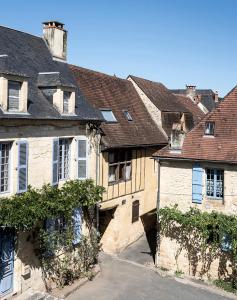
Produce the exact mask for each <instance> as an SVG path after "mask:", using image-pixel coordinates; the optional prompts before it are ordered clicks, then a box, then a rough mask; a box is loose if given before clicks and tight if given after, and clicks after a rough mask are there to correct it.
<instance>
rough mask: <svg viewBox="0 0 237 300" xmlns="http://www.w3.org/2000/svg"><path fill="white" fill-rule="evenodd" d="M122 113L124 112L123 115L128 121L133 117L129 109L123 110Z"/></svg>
mask: <svg viewBox="0 0 237 300" xmlns="http://www.w3.org/2000/svg"><path fill="white" fill-rule="evenodd" d="M123 113H124V115H125V117H126V118H127V120H128V121H133V118H132V116H131V115H130V113H129V111H127V110H124V111H123Z"/></svg>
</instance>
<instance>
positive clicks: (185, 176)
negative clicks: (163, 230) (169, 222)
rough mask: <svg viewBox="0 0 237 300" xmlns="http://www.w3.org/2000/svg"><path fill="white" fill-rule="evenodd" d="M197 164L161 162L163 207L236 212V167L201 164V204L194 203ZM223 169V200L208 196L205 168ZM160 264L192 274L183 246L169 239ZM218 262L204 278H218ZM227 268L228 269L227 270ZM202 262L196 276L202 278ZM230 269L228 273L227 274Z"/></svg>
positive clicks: (163, 245) (165, 240) (163, 242)
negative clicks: (193, 169)
mask: <svg viewBox="0 0 237 300" xmlns="http://www.w3.org/2000/svg"><path fill="white" fill-rule="evenodd" d="M193 163H194V162H191V161H190V162H188V161H186V162H185V161H182V160H181V161H176V160H165V159H164V160H161V161H160V194H159V197H160V208H163V207H166V206H173V205H175V204H177V205H178V208H179V209H180V210H181V211H183V212H185V211H188V210H189V208H190V207H197V208H198V209H200V210H202V211H206V212H211V211H218V212H222V213H226V214H228V215H231V214H236V213H237V186H236V182H237V167H236V166H235V165H231V164H224V163H223V164H222V163H211V162H202V163H201V167H202V169H203V176H202V203H201V204H195V203H192V168H193ZM207 168H215V169H221V170H224V197H223V200H222V199H215V198H208V197H207V196H206V169H207ZM157 265H158V266H160V267H163V268H167V269H168V270H173V271H176V270H180V271H182V272H184V273H185V274H189V275H194V274H192V271H191V267H190V263H189V261H188V257H187V253H186V251H184V250H182V251H181V252H180V245H179V244H177V243H176V242H175V241H174V240H170V239H169V238H167V237H161V242H160V251H159V253H157ZM221 267H222V266H221V261H219V260H218V259H216V260H214V261H213V262H212V263H211V266H210V269H209V271H208V272H207V273H206V274H204V275H202V277H203V278H218V276H219V274H220V269H221ZM227 269H228V268H227ZM201 271H202V270H201V263H199V264H198V268H197V272H196V274H195V276H197V277H201ZM227 271H228V270H226V272H227ZM229 271H230V270H229Z"/></svg>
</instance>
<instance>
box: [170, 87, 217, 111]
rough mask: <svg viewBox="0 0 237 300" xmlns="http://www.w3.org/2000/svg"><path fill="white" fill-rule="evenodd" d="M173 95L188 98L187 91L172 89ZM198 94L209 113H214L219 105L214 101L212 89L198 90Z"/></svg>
mask: <svg viewBox="0 0 237 300" xmlns="http://www.w3.org/2000/svg"><path fill="white" fill-rule="evenodd" d="M170 92H171V93H173V94H175V95H183V96H186V90H185V89H172V90H170ZM196 94H197V95H200V96H201V101H200V102H201V103H202V104H203V105H204V106H205V107H206V109H207V110H208V111H212V110H213V109H215V108H216V107H217V103H215V100H214V95H215V94H214V92H213V91H212V90H211V89H197V90H196Z"/></svg>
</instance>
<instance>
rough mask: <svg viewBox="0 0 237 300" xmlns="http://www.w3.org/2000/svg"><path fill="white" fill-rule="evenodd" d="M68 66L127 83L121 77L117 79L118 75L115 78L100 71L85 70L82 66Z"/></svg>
mask: <svg viewBox="0 0 237 300" xmlns="http://www.w3.org/2000/svg"><path fill="white" fill-rule="evenodd" d="M68 65H69V67H73V68H77V69H83V70H85V71H87V72H90V73H94V74H98V75H102V76H105V77H110V78H112V79H119V80H124V81H127V79H125V78H121V77H117V76H116V75H115V76H114V75H110V74H106V73H103V72H100V71H96V70H91V69H88V68H85V67H80V66H77V65H74V64H68Z"/></svg>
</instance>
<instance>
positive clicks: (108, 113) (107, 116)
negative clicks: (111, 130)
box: [101, 110, 117, 122]
mask: <svg viewBox="0 0 237 300" xmlns="http://www.w3.org/2000/svg"><path fill="white" fill-rule="evenodd" d="M101 113H102V115H103V117H104V119H105V120H106V121H107V122H117V120H116V118H115V116H114V114H113V112H112V110H101Z"/></svg>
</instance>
